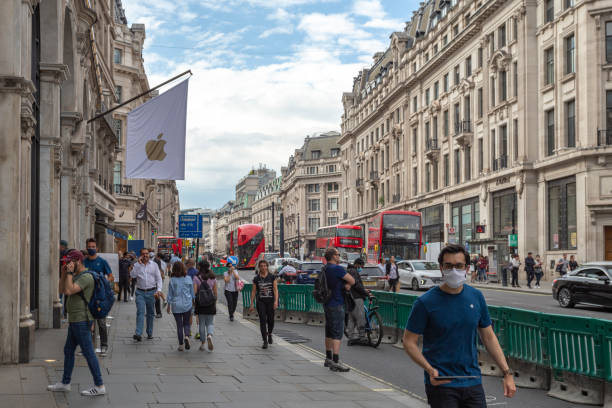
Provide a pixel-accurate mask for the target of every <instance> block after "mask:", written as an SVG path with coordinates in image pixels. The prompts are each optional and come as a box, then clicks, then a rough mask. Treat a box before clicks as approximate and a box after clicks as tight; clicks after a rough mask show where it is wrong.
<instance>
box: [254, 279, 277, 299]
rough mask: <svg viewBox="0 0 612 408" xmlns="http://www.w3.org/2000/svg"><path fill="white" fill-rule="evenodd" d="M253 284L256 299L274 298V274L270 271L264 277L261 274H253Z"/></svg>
mask: <svg viewBox="0 0 612 408" xmlns="http://www.w3.org/2000/svg"><path fill="white" fill-rule="evenodd" d="M253 285H255V286H256V287H257V289H256V291H255V294H256V296H257V299H262V300H273V299H274V276H272V274H271V273H268V274H267V275H266V277H265V278H262V277H261V275H257V276H255V278H253Z"/></svg>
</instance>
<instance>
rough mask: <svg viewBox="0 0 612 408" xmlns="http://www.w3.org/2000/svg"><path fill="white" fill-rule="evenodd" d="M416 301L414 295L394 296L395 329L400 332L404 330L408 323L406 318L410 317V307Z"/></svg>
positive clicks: (416, 297)
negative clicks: (395, 309) (395, 310)
mask: <svg viewBox="0 0 612 408" xmlns="http://www.w3.org/2000/svg"><path fill="white" fill-rule="evenodd" d="M417 299H418V296H415V295H406V294H399V295H397V296H396V305H397V326H396V327H397V328H398V329H400V330H402V331H403V330H404V329H405V328H406V323H408V318H409V317H410V313H411V312H412V305H414V302H415V301H416V300H417Z"/></svg>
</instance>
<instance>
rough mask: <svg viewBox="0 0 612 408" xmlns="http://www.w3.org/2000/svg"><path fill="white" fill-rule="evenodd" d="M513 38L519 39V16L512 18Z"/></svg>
mask: <svg viewBox="0 0 612 408" xmlns="http://www.w3.org/2000/svg"><path fill="white" fill-rule="evenodd" d="M512 39H513V40H514V41H516V40H518V18H516V17H513V18H512Z"/></svg>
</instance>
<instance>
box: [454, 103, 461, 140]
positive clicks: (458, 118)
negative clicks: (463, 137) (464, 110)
mask: <svg viewBox="0 0 612 408" xmlns="http://www.w3.org/2000/svg"><path fill="white" fill-rule="evenodd" d="M459 115H460V109H459V104H458V103H456V104H455V134H458V133H459V131H460V129H461V124H460V122H461V118H460V117H459Z"/></svg>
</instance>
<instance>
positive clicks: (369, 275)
mask: <svg viewBox="0 0 612 408" xmlns="http://www.w3.org/2000/svg"><path fill="white" fill-rule="evenodd" d="M359 276H360V277H361V281H362V282H363V287H364V288H366V289H379V290H384V289H385V285H386V284H387V277H386V276H385V273H384V272H383V271H382V269H380V268H379V267H378V265H373V264H365V265H364V266H363V268H362V270H361V272H360V273H359Z"/></svg>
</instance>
